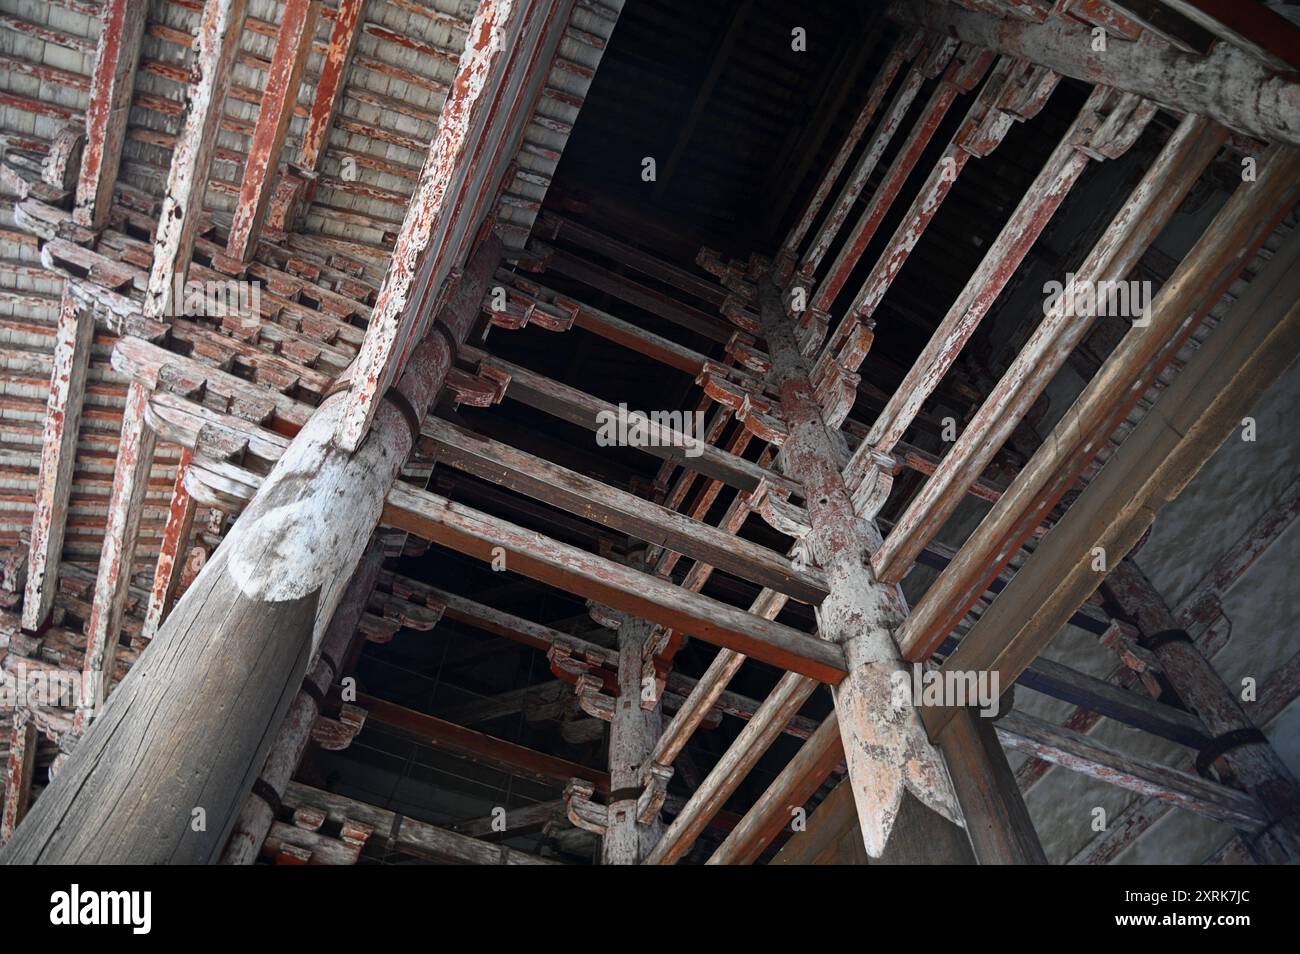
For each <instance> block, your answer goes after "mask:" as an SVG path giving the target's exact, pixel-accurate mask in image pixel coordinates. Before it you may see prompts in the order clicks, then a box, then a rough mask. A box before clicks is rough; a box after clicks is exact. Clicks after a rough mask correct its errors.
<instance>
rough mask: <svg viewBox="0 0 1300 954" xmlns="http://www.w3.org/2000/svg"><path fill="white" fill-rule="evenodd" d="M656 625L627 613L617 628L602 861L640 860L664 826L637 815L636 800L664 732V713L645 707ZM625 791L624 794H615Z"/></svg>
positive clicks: (614, 863)
mask: <svg viewBox="0 0 1300 954" xmlns="http://www.w3.org/2000/svg"><path fill="white" fill-rule="evenodd" d="M653 629H654V625H653V624H652V623H650V622H648V621H646V620H643V619H636V618H635V617H631V616H626V615H624V617H623V620H622V624H621V625H620V626H619V628H618V698H617V699H615V700H614V718H613V719H612V720H611V721H610V724H609V783H610V788H611V789H612V791H613V793H615V794H611V796H610V799H609V803H608V805H607V806H606V809H605V811H606V816H605V817H606V822H605V835H604V837H603V838H602V839H601V863H602V864H607V865H636V864H640V863H641V862H642V861H643V860H644V859H645V857H646V856H647V855H648V854H649V853H650V851H651V850H652V849H653V848H654V846H655V844H656V842H658V840H659V838H660V836H661V834H662V832H663V825H662V823H661V822H660V821H659V819H658V818H657V817H656V818H655V819H654V820H652V821H650V822H642V821H640V820H639V819H638V818H637V799H638V796H639V794H640V792H641V789H642V788H643V786H644V783H645V781H646V780H645V779H644V778H643V777H642V776H641V767H642V766H643V765H644V764H645V761H646V759H647V758H648V757H649V756H650V753H651V752H652V751H653V750H654V745H655V740H656V739H657V738H658V737H659V729H660V712H659V709H658V707H657V706H656V707H655V708H653V709H650V710H646V709H643V708H642V707H641V695H642V687H641V670H642V652H643V651H644V649H645V645H646V642H647V640H648V639H649V638H650V633H651V631H652V630H653ZM616 795H617V796H620V797H616Z"/></svg>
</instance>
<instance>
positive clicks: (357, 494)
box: [0, 239, 500, 864]
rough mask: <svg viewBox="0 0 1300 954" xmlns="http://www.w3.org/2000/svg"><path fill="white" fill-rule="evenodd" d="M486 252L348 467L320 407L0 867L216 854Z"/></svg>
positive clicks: (469, 303)
mask: <svg viewBox="0 0 1300 954" xmlns="http://www.w3.org/2000/svg"><path fill="white" fill-rule="evenodd" d="M499 256H500V244H499V243H498V242H496V241H495V240H493V239H489V240H488V241H487V242H486V243H485V245H484V246H483V247H482V248H480V249H479V251H478V253H477V256H476V258H475V259H473V260H471V262H470V264H469V265H468V266H467V268H466V270H465V274H464V276H463V277H462V279H461V282H460V283H459V285H458V286H457V288H456V290H455V291H454V292H453V294H452V296H451V299H450V300H449V301H448V303H447V304H446V305H445V306H444V307H443V309H442V311H441V313H440V315H439V325H438V326H437V328H436V329H435V332H434V333H433V334H431V335H429V336H428V337H427V338H425V339H424V340H423V341H422V342H421V343H420V344H419V345H417V346H416V347H415V348H414V349H413V350H412V353H411V355H410V357H409V359H408V362H407V365H406V369H405V371H404V372H403V374H402V376H401V378H400V379H399V380H398V382H397V384H396V386H395V387H394V388H393V389H391V390H390V391H389V392H387V393H386V395H385V397H384V398H383V399H382V400H381V402H380V407H379V410H378V412H377V413H376V415H375V419H374V423H373V426H372V427H371V429H370V431H369V433H368V434H367V436H366V438H365V439H364V440H363V441H362V442H361V444H360V446H359V447H358V448H357V450H356V451H355V452H353V453H348V452H346V451H344V450H342V449H341V448H339V447H338V446H337V445H335V444H334V442H333V440H332V435H333V434H334V433H335V430H336V429H337V427H338V425H339V422H340V419H341V416H342V414H343V410H344V408H345V406H346V395H345V394H343V393H339V394H336V395H334V396H333V397H331V398H328V399H327V400H326V401H325V402H324V403H323V404H322V405H321V406H320V408H319V409H318V410H317V412H316V413H315V415H313V416H312V418H311V420H309V421H308V422H307V424H306V426H304V427H303V429H302V430H301V431H300V432H299V433H298V435H297V436H296V437H295V438H294V440H293V442H292V443H291V444H290V445H289V447H288V448H287V449H286V450H285V453H284V455H283V456H282V457H281V458H280V460H279V461H278V462H277V463H276V465H275V467H273V468H272V470H271V472H270V473H269V474H268V475H267V476H266V478H265V480H263V482H262V485H261V487H260V489H259V490H258V492H257V495H256V496H255V497H254V498H253V500H252V501H251V502H250V503H249V505H248V507H247V508H246V509H245V510H244V512H243V514H242V516H241V517H240V519H239V520H238V521H237V522H236V523H235V525H234V527H233V528H232V529H231V531H230V533H229V534H228V535H227V536H226V538H225V540H223V541H222V543H221V545H220V546H219V547H217V549H216V551H215V552H214V553H213V555H212V558H211V559H210V560H209V561H208V562H207V564H206V565H205V566H204V567H203V570H202V571H201V572H200V573H199V575H198V577H197V578H196V579H195V581H194V583H193V585H192V586H191V587H190V588H189V589H188V590H187V591H186V593H185V595H184V596H182V597H181V599H180V600H179V601H177V603H176V607H175V609H173V610H172V613H171V615H170V616H169V617H167V620H166V622H164V623H163V625H162V628H161V629H160V630H159V631H158V636H157V637H156V638H155V639H154V641H153V642H152V643H151V644H150V646H149V647H148V648H147V649H146V650H145V651H144V653H142V654H141V656H140V659H139V660H138V661H137V662H136V664H135V665H134V666H132V667H131V671H130V673H129V674H128V675H127V677H126V679H124V680H123V681H122V683H121V684H120V685H119V686H118V688H117V690H116V691H115V692H114V693H113V697H112V699H111V700H110V701H109V704H108V705H107V706H106V707H105V709H104V712H103V713H102V714H101V715H100V716H99V717H98V718H97V719H96V720H95V721H94V723H93V724H92V725H91V727H90V730H89V731H88V732H87V733H86V735H85V736H84V737H83V738H82V739H81V741H80V742H79V743H78V745H77V747H76V748H75V749H74V750H73V752H72V754H71V756H70V757H69V758H68V761H67V764H66V765H64V766H63V769H62V770H61V771H60V772H59V776H58V778H57V779H56V780H55V781H54V783H53V784H52V785H51V786H50V787H49V788H48V789H46V791H45V792H44V793H43V794H42V796H41V798H40V799H39V800H38V801H37V803H36V805H35V807H34V808H33V810H32V812H31V813H30V814H29V816H28V818H27V820H26V822H25V823H24V824H23V826H22V828H20V829H19V830H18V832H17V833H16V834H15V836H14V838H13V840H12V841H11V842H10V843H9V844H8V845H7V846H6V847H5V849H4V850H3V852H0V863H6V862H8V863H18V864H24V863H27V864H30V863H36V862H47V863H69V864H71V863H95V862H112V863H119V864H130V863H137V864H158V863H168V862H171V863H193V864H199V863H208V862H213V861H216V860H217V859H218V858H219V857H220V855H221V851H222V849H223V847H224V846H225V844H226V841H227V839H228V837H229V835H230V832H231V830H232V829H233V827H234V825H235V821H236V819H237V818H238V817H239V813H240V811H241V809H242V807H243V804H244V799H245V798H246V797H247V795H248V792H249V790H250V789H251V788H252V785H253V782H254V781H255V780H256V778H257V776H258V774H259V773H260V772H261V770H262V767H263V765H264V764H265V760H266V756H267V753H268V752H269V751H270V748H271V744H272V742H273V741H274V739H275V737H276V733H277V731H278V729H279V726H280V723H281V721H282V720H283V718H284V716H285V713H286V711H287V710H288V708H289V705H290V703H292V701H293V699H294V697H295V696H296V695H297V694H298V691H299V689H300V687H301V685H302V680H303V676H305V675H306V672H307V664H308V661H309V660H310V659H311V657H312V654H313V653H314V652H315V650H316V647H317V646H318V645H319V644H320V640H321V639H322V638H323V636H324V634H325V630H326V627H327V625H328V623H329V621H330V619H332V618H333V616H334V611H335V609H336V608H337V606H338V605H339V603H340V601H341V600H342V597H343V593H344V591H345V589H346V588H347V584H348V581H349V580H350V579H351V577H352V573H353V571H354V569H355V567H356V565H357V563H358V561H359V560H360V558H361V554H362V551H363V550H364V549H365V546H366V543H367V541H368V540H369V539H370V536H371V533H372V531H373V530H374V528H375V526H376V524H377V523H378V522H379V518H380V515H381V513H382V511H383V506H384V497H385V495H386V494H387V493H388V491H389V489H390V488H391V487H392V484H393V480H394V479H395V477H396V475H397V473H398V471H399V469H400V468H401V466H402V464H403V462H404V461H405V460H406V457H407V454H408V453H409V451H410V449H411V447H412V445H413V443H414V441H415V439H416V437H417V435H418V432H419V424H420V421H421V419H422V418H423V417H424V415H425V412H426V411H427V409H428V408H429V406H430V404H431V403H432V402H433V399H434V397H435V396H436V394H437V392H438V390H439V388H440V387H441V386H442V384H443V381H444V380H445V377H446V373H447V370H448V368H449V367H450V366H451V360H452V348H453V347H454V346H455V344H456V343H457V342H459V341H461V340H463V339H464V336H465V334H466V333H467V332H468V329H469V326H470V324H471V323H472V321H473V319H474V318H475V317H476V316H477V315H478V313H479V308H480V305H481V303H482V300H483V294H484V290H485V288H486V286H487V282H488V279H489V277H490V276H491V274H492V272H493V271H494V270H495V268H496V263H497V262H498V261H499Z"/></svg>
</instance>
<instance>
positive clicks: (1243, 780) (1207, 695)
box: [1104, 558, 1300, 864]
mask: <svg viewBox="0 0 1300 954" xmlns="http://www.w3.org/2000/svg"><path fill="white" fill-rule="evenodd" d="M1104 586H1105V588H1106V591H1107V593H1108V594H1110V595H1111V596H1112V597H1113V598H1114V599H1115V600H1116V602H1118V603H1119V605H1120V606H1121V607H1122V608H1123V609H1124V611H1125V612H1126V613H1127V614H1128V615H1130V616H1131V617H1133V618H1134V619H1135V620H1136V621H1137V624H1138V629H1139V631H1140V632H1141V633H1142V636H1143V638H1144V642H1145V644H1146V645H1147V647H1148V648H1149V649H1150V650H1151V651H1152V653H1154V654H1155V657H1156V659H1157V660H1158V661H1159V662H1160V668H1161V672H1162V673H1163V674H1164V676H1165V678H1166V679H1168V680H1169V684H1170V685H1171V686H1173V687H1174V691H1175V692H1177V693H1178V696H1179V698H1180V699H1182V700H1183V702H1184V703H1186V704H1187V705H1188V707H1190V708H1191V710H1192V711H1193V712H1195V713H1196V714H1197V715H1198V716H1200V717H1201V721H1203V722H1204V723H1205V727H1206V729H1208V730H1209V732H1210V734H1211V736H1212V737H1213V738H1212V741H1211V742H1210V744H1209V745H1208V746H1207V747H1206V748H1205V749H1203V750H1202V756H1201V758H1200V759H1198V761H1197V768H1198V769H1199V770H1200V771H1201V772H1202V774H1205V773H1207V772H1208V771H1209V768H1210V765H1211V764H1212V763H1213V762H1214V761H1217V760H1218V759H1222V761H1223V763H1224V765H1225V766H1226V767H1227V770H1228V771H1229V772H1231V774H1232V775H1233V776H1234V777H1235V782H1236V784H1237V785H1239V786H1240V787H1242V788H1244V789H1245V790H1246V791H1248V792H1250V793H1251V794H1252V795H1254V796H1255V797H1256V798H1257V799H1259V802H1260V804H1262V805H1263V806H1264V810H1265V811H1266V812H1267V813H1268V816H1269V819H1270V825H1269V827H1268V828H1266V829H1265V830H1264V831H1262V832H1255V831H1243V832H1242V838H1243V840H1244V841H1245V842H1246V846H1247V848H1249V850H1250V853H1251V855H1252V857H1254V858H1255V860H1256V861H1257V862H1259V863H1260V864H1296V863H1297V862H1298V861H1300V787H1297V783H1296V779H1295V776H1294V775H1292V774H1291V771H1290V769H1288V768H1287V767H1286V764H1285V763H1284V762H1283V761H1282V760H1281V758H1279V757H1278V754H1277V752H1276V751H1275V750H1274V749H1273V746H1272V745H1270V744H1269V742H1268V740H1267V739H1266V738H1265V737H1264V735H1263V733H1261V732H1260V731H1259V729H1258V728H1256V726H1255V723H1254V722H1252V721H1251V718H1250V716H1248V715H1247V714H1246V711H1245V710H1244V709H1243V708H1242V706H1241V703H1240V702H1238V701H1237V697H1236V696H1235V695H1234V694H1233V692H1232V690H1231V689H1229V688H1228V686H1227V684H1226V683H1225V682H1224V681H1223V677H1222V676H1220V675H1219V674H1218V672H1216V671H1215V669H1214V667H1213V666H1212V665H1211V664H1210V661H1209V660H1208V659H1206V658H1205V656H1203V655H1202V654H1201V651H1200V650H1199V649H1198V648H1197V647H1196V643H1194V642H1193V641H1192V639H1191V637H1190V636H1188V634H1187V631H1186V630H1185V629H1183V628H1182V627H1181V626H1180V625H1179V624H1178V622H1177V621H1176V620H1175V618H1174V615H1173V613H1171V612H1170V611H1169V607H1168V606H1167V605H1165V602H1164V600H1163V599H1162V598H1161V597H1160V594H1159V593H1158V592H1157V591H1156V589H1155V587H1154V586H1152V585H1151V582H1150V581H1149V580H1148V579H1147V578H1146V576H1145V574H1143V572H1142V571H1141V569H1139V568H1138V566H1137V564H1135V563H1134V562H1133V561H1132V560H1130V559H1127V558H1126V559H1124V560H1122V561H1120V563H1119V565H1118V566H1116V567H1115V569H1114V570H1113V571H1112V572H1111V575H1110V577H1109V578H1108V579H1107V581H1106V583H1105V584H1104ZM1215 753H1217V758H1215V757H1213V756H1214V754H1215Z"/></svg>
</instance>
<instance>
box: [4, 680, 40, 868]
mask: <svg viewBox="0 0 1300 954" xmlns="http://www.w3.org/2000/svg"><path fill="white" fill-rule="evenodd" d="M36 742H37V733H36V724H35V723H34V722H32V720H31V710H29V709H27V708H26V707H25V706H19V707H18V708H17V709H15V710H14V717H13V728H12V730H11V734H10V737H9V764H8V767H7V769H6V771H5V797H4V810H3V813H2V814H0V845H3V844H5V842H7V841H8V840H9V838H10V836H11V835H13V833H14V829H15V828H16V827H17V826H18V823H19V822H20V821H22V820H23V815H25V814H26V813H27V801H28V799H29V798H30V797H31V793H32V769H33V768H34V766H35V765H36Z"/></svg>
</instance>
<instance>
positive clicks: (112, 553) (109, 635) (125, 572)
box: [77, 381, 154, 726]
mask: <svg viewBox="0 0 1300 954" xmlns="http://www.w3.org/2000/svg"><path fill="white" fill-rule="evenodd" d="M148 406H149V389H148V388H147V387H146V386H145V385H143V384H141V383H140V382H139V381H132V382H131V385H130V388H129V389H128V390H127V394H126V406H125V407H124V408H123V409H122V435H121V437H119V438H118V442H117V463H116V465H115V466H114V468H113V489H112V491H111V492H110V493H109V497H108V521H107V523H106V524H105V525H104V541H103V548H102V549H101V551H100V555H99V570H98V572H97V574H96V576H95V595H94V597H93V599H92V602H91V604H90V619H89V620H87V621H86V661H85V664H84V666H83V667H82V676H83V678H84V679H85V681H86V686H87V689H83V691H82V697H81V699H80V700H79V702H78V709H77V718H78V720H79V723H80V724H81V725H83V726H84V724H85V722H86V721H87V720H89V719H92V718H94V717H95V716H97V715H98V714H99V711H100V709H101V708H102V707H103V705H104V700H105V699H107V698H108V690H109V685H110V682H111V679H112V673H113V663H114V661H115V660H116V658H117V645H118V638H119V636H120V634H121V629H122V616H123V614H124V613H125V611H126V598H127V595H128V587H129V585H130V581H131V563H132V561H133V560H134V559H135V546H136V541H137V539H138V537H139V533H140V517H141V516H142V514H143V513H144V501H145V495H146V494H147V493H148V491H149V472H150V470H151V469H152V467H153V452H154V432H153V429H152V428H151V427H150V426H149V424H148V422H147V421H146V420H145V412H146V410H147V408H148Z"/></svg>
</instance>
